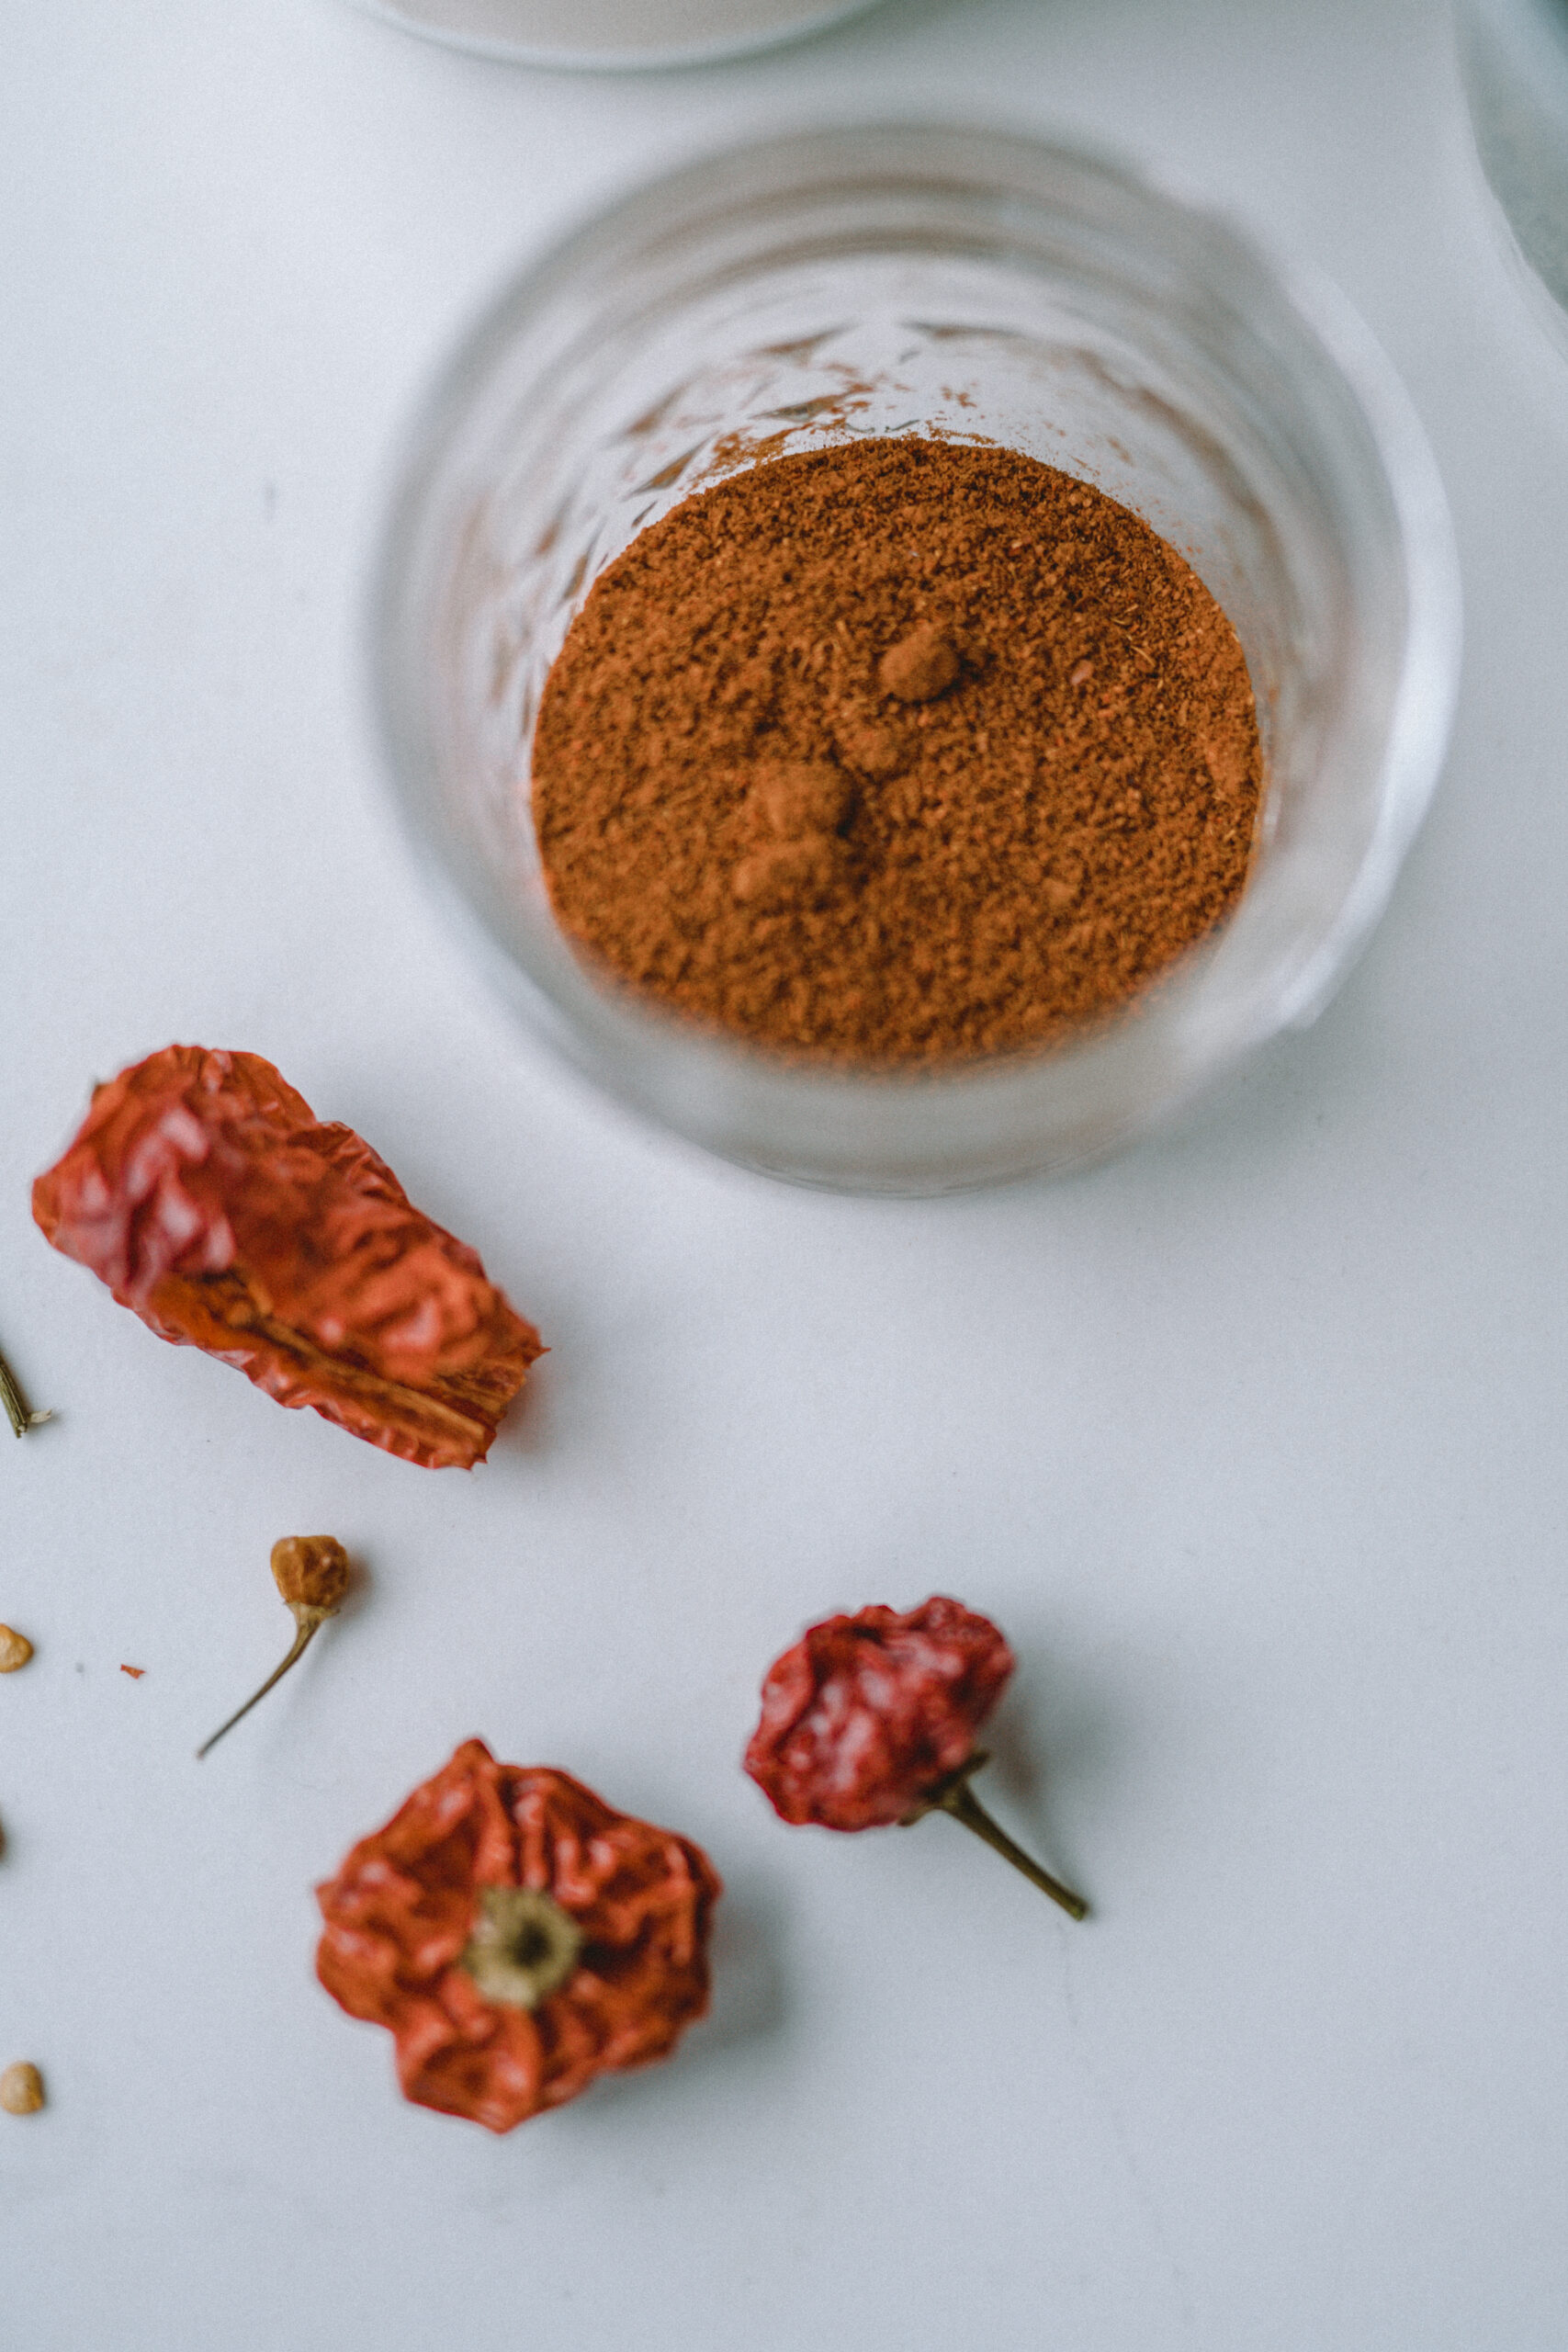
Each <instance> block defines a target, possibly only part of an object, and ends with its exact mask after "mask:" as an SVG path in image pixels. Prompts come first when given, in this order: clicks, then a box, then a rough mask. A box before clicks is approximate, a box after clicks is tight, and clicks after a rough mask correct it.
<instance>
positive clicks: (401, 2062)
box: [316, 1739, 721, 2131]
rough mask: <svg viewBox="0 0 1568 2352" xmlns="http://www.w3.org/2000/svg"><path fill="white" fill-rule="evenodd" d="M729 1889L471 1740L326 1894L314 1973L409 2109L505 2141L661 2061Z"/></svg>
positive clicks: (699, 2008)
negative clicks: (608, 2081) (383, 2049)
mask: <svg viewBox="0 0 1568 2352" xmlns="http://www.w3.org/2000/svg"><path fill="white" fill-rule="evenodd" d="M720 1892H721V1887H720V1882H719V1879H718V1876H717V1873H716V1871H715V1870H714V1868H713V1866H712V1864H711V1863H710V1862H709V1860H708V1859H707V1857H706V1855H705V1853H704V1852H703V1851H702V1849H701V1848H700V1847H697V1846H694V1845H693V1844H692V1843H691V1842H690V1840H689V1839H687V1838H679V1837H677V1836H676V1835H675V1834H674V1832H673V1831H671V1830H668V1829H657V1828H655V1827H654V1826H652V1824H651V1823H649V1822H646V1821H637V1820H634V1819H633V1818H632V1817H631V1816H630V1815H626V1814H622V1813H616V1812H615V1811H614V1810H613V1809H612V1807H610V1806H609V1805H607V1804H604V1800H603V1799H602V1798H600V1797H597V1796H595V1795H594V1793H593V1792H592V1790H591V1789H586V1788H584V1787H583V1785H582V1783H581V1781H574V1780H572V1779H570V1777H569V1775H568V1774H566V1773H565V1772H558V1771H553V1770H549V1769H548V1768H547V1767H546V1766H543V1765H538V1766H528V1765H521V1764H498V1763H497V1762H496V1761H495V1759H494V1758H493V1757H492V1756H491V1752H490V1750H489V1748H488V1747H485V1745H484V1743H483V1741H482V1740H478V1739H469V1740H465V1741H464V1743H463V1745H462V1746H461V1747H459V1748H458V1749H457V1753H456V1754H455V1755H454V1756H453V1758H452V1760H451V1762H450V1763H449V1764H447V1765H446V1767H445V1768H444V1769H443V1770H441V1771H439V1772H437V1773H436V1774H435V1776H434V1779H433V1780H430V1781H425V1782H424V1783H423V1786H422V1787H420V1788H417V1789H415V1790H414V1792H413V1793H412V1796H411V1797H410V1798H409V1799H408V1801H407V1803H406V1804H403V1805H402V1806H400V1809H399V1811H398V1812H397V1813H396V1814H394V1815H393V1816H392V1818H391V1820H390V1821H389V1822H388V1824H387V1826H386V1827H385V1828H384V1829H379V1830H378V1831H377V1832H376V1833H375V1835H374V1836H373V1837H369V1838H361V1840H360V1842H359V1843H358V1845H357V1846H355V1848H354V1849H353V1851H352V1852H351V1853H350V1854H349V1855H348V1856H347V1857H346V1859H345V1860H344V1863H343V1865H342V1868H341V1869H340V1870H339V1871H338V1872H337V1874H336V1876H335V1877H334V1878H332V1879H330V1880H329V1881H328V1882H327V1883H326V1884H325V1885H323V1886H321V1887H320V1888H319V1889H318V1890H317V1894H318V1899H319V1901H320V1903H321V1915H322V1917H323V1918H324V1919H325V1921H326V1932H325V1933H324V1934H323V1936H322V1938H321V1945H320V1947H319V1950H318V1951H317V1956H316V1973H317V1974H318V1975H319V1976H320V1978H321V1983H322V1984H323V1985H325V1986H326V1989H327V1991H328V1992H329V1993H330V1994H331V1995H332V1996H333V1999H334V2000H336V2001H338V2002H339V2003H341V2005H342V2006H343V2007H344V2008H345V2009H346V2010H347V2011H348V2013H349V2015H350V2016H351V2017H355V2018H367V2019H368V2020H369V2021H370V2022H371V2023H372V2024H375V2025H383V2026H386V2027H387V2028H388V2029H389V2031H390V2032H391V2034H392V2035H393V2037H394V2040H395V2042H396V2045H397V2066H398V2079H399V2081H400V2084H401V2086H402V2090H403V2095H404V2097H405V2098H410V2099H412V2100H415V2101H416V2102H417V2103H418V2104H419V2105H420V2106H422V2107H434V2108H437V2109H440V2110H441V2111H442V2112H443V2113H445V2114H447V2115H462V2116H467V2117H469V2118H470V2119H471V2120H473V2121H474V2122H476V2123H482V2124H484V2125H485V2126H486V2127H487V2129H488V2130H490V2131H511V2130H512V2128H513V2125H514V2124H517V2123H521V2122H523V2121H524V2120H525V2118H526V2117H528V2116H531V2115H536V2114H538V2113H539V2112H540V2111H541V2109H545V2108H548V2107H559V2106H561V2105H562V2104H563V2103H564V2102H565V2101H566V2100H567V2099H570V2098H576V2097H577V2096H578V2094H579V2092H581V2091H583V2090H586V2089H587V2087H588V2086H589V2084H590V2083H591V2082H592V2081H593V2080H594V2078H595V2077H596V2076H597V2075H603V2074H607V2073H610V2072H612V2071H615V2070H621V2069H625V2068H626V2067H631V2066H646V2065H649V2064H651V2063H652V2062H653V2061H654V2060H655V2059H659V2058H663V2057H667V2056H668V2055H669V2053H670V2052H671V2050H672V2049H673V2048H674V2045H675V2043H676V2041H677V2040H678V2039H679V2037H680V2035H681V2033H682V2030H683V2029H684V2028H685V2027H686V2026H688V2025H690V2024H691V2023H692V2022H693V2020H694V2019H695V2018H700V2017H701V2016H702V2015H703V2014H704V2012H705V2009H706V2007H707V1998H708V1968H707V1938H708V1929H709V1925H710V1920H711V1916H712V1911H713V1906H714V1904H715V1903H716V1900H717V1898H718V1895H719V1894H720Z"/></svg>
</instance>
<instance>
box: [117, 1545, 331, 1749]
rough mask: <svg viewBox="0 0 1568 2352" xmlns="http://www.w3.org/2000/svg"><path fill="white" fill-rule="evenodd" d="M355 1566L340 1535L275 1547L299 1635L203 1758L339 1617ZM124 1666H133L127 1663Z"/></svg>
mask: <svg viewBox="0 0 1568 2352" xmlns="http://www.w3.org/2000/svg"><path fill="white" fill-rule="evenodd" d="M352 1576H353V1570H352V1569H351V1568H350V1566H349V1561H348V1554H347V1553H346V1552H345V1551H344V1548H343V1545H342V1544H340V1543H339V1542H338V1540H337V1537H336V1536H335V1535H284V1536H280V1537H279V1539H278V1541H277V1542H276V1544H274V1545H273V1547H272V1577H273V1582H274V1583H275V1584H276V1587H277V1589H278V1591H279V1592H280V1593H281V1594H282V1596H283V1599H284V1600H285V1601H287V1603H288V1608H289V1610H290V1611H291V1612H292V1614H293V1618H294V1626H295V1633H294V1639H293V1642H292V1643H291V1644H290V1645H289V1648H288V1654H287V1656H286V1657H284V1659H283V1661H282V1663H281V1665H279V1666H276V1667H275V1668H273V1670H272V1672H271V1673H270V1674H269V1675H268V1676H267V1678H266V1680H265V1682H264V1683H263V1684H262V1686H261V1689H260V1690H259V1691H252V1693H251V1695H250V1697H249V1698H248V1699H247V1700H246V1701H245V1703H244V1705H243V1707H237V1708H236V1709H235V1711H234V1713H232V1714H231V1716H230V1718H229V1720H228V1722H227V1723H224V1724H219V1726H218V1729H217V1730H216V1731H215V1732H214V1733H213V1735H212V1736H211V1738H210V1739H204V1740H203V1741H202V1743H201V1746H200V1747H198V1748H197V1751H196V1758H197V1763H198V1764H199V1763H200V1761H201V1759H202V1758H203V1757H204V1756H205V1755H206V1754H207V1752H208V1750H209V1748H211V1747H217V1745H218V1743H219V1741H220V1739H221V1738H222V1737H223V1735H224V1733H225V1732H231V1731H232V1730H233V1728H234V1725H235V1724H237V1723H238V1722H239V1721H240V1720H241V1718H242V1717H243V1716H244V1715H248V1714H249V1713H250V1712H251V1709H252V1708H253V1707H254V1705H255V1703H256V1702H257V1700H258V1699H265V1697H266V1694H267V1692H268V1691H270V1690H271V1689H272V1688H273V1686H274V1684H275V1683H278V1682H281V1681H282V1679H283V1678H284V1676H285V1675H286V1674H287V1673H288V1669H289V1668H290V1667H291V1666H293V1665H295V1664H296V1663H297V1662H298V1660H299V1659H300V1658H301V1657H303V1656H304V1655H305V1652H306V1650H307V1649H308V1648H309V1647H310V1643H311V1642H312V1641H313V1640H314V1639H315V1637H316V1635H317V1634H319V1633H320V1631H321V1627H322V1626H323V1625H324V1624H325V1623H326V1622H327V1619H328V1618H329V1617H335V1616H336V1615H337V1612H338V1611H339V1610H340V1609H341V1608H342V1607H343V1604H344V1600H345V1599H346V1597H347V1594H348V1588H349V1583H350V1580H351V1577H352ZM122 1670H123V1671H125V1672H130V1671H131V1669H130V1668H124V1669H122Z"/></svg>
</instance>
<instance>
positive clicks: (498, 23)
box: [357, 0, 874, 73]
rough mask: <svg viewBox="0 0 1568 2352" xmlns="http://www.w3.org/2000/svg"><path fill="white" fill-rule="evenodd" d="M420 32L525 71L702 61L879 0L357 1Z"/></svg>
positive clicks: (790, 36) (811, 28) (808, 28)
mask: <svg viewBox="0 0 1568 2352" xmlns="http://www.w3.org/2000/svg"><path fill="white" fill-rule="evenodd" d="M357 5H358V6H361V7H363V8H367V9H368V10H369V12H370V14H371V15H372V16H376V17H386V19H387V20H388V22H389V23H390V24H394V25H400V26H401V27H402V28H403V29H404V30H405V31H407V32H411V33H423V34H424V35H425V36H426V37H427V38H428V39H429V40H440V41H446V42H447V43H449V44H450V45H451V46H453V47H455V48H457V49H471V50H477V51H479V52H480V53H481V54H482V55H484V56H489V57H502V58H507V59H509V60H511V61H512V62H513V63H514V64H519V65H553V66H558V67H559V66H569V67H574V68H577V69H579V70H582V71H590V72H592V71H594V70H597V71H599V72H601V73H607V72H613V71H615V69H617V68H622V69H624V68H626V67H636V66H649V65H700V64H704V63H705V62H707V61H708V60H710V59H713V58H719V57H732V56H734V55H736V54H737V53H738V52H739V51H744V50H749V49H766V48H769V47H771V46H772V45H773V43H774V42H776V41H785V40H795V38H796V36H797V35H799V34H801V33H808V32H816V31H818V30H819V29H820V28H822V27H823V26H825V25H830V24H834V23H836V22H838V21H839V20H840V18H841V17H852V16H856V15H858V14H859V13H860V11H861V10H862V9H864V8H868V7H871V6H874V0H357Z"/></svg>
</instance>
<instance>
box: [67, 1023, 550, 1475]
mask: <svg viewBox="0 0 1568 2352" xmlns="http://www.w3.org/2000/svg"><path fill="white" fill-rule="evenodd" d="M33 1216H34V1217H35V1219H36V1220H37V1222H38V1224H39V1227H41V1229H42V1231H43V1232H44V1233H45V1235H46V1236H47V1237H48V1238H49V1239H50V1240H51V1242H52V1243H53V1244H54V1247H55V1248H56V1249H57V1250H63V1251H64V1253H65V1255H66V1256H67V1257H70V1258H75V1259H77V1260H79V1261H80V1262H81V1263H82V1264H83V1265H85V1266H89V1267H91V1269H92V1271H93V1272H94V1273H96V1275H98V1277H99V1278H100V1280H101V1281H103V1282H105V1283H107V1284H108V1286H109V1288H110V1290H111V1291H112V1292H113V1293H114V1295H115V1297H116V1298H117V1299H118V1301H119V1302H120V1304H121V1306H129V1307H130V1308H131V1309H132V1310H133V1311H134V1312H135V1313H136V1314H138V1315H139V1316H140V1317H141V1320H142V1321H143V1322H144V1323H145V1324H146V1325H147V1326H148V1327H149V1329H152V1330H153V1331H156V1332H157V1334H158V1336H159V1338H160V1339H163V1340H173V1341H175V1343H176V1344H185V1345H188V1346H191V1347H197V1348H201V1349H203V1350H205V1351H206V1352H207V1353H208V1354H209V1355H214V1356H217V1357H218V1358H219V1359H220V1361H221V1362H222V1363H230V1364H233V1365H234V1366H235V1367H236V1368H237V1369H238V1370H239V1371H241V1372H243V1374H245V1376H246V1378H247V1379H249V1380H252V1381H254V1383H255V1385H256V1386H257V1387H258V1388H262V1389H265V1391H266V1394H267V1395H268V1396H269V1397H276V1400H277V1402H278V1403H279V1404H280V1405H289V1406H301V1405H308V1406H310V1408H311V1409H312V1410H313V1411H315V1412H318V1413H321V1414H322V1415H324V1416H325V1418H326V1419H328V1420H330V1421H335V1422H337V1423H338V1425H339V1427H340V1428H343V1429H345V1430H351V1431H352V1432H353V1434H354V1435H355V1437H360V1438H365V1439H366V1440H367V1441H368V1442H369V1443H370V1444H372V1445H379V1446H382V1447H384V1448H385V1449H386V1451H387V1452H388V1453H396V1454H400V1455H401V1456H402V1457H403V1458H404V1459H405V1460H406V1461H410V1462H419V1463H423V1464H425V1465H426V1466H427V1467H429V1468H433V1469H434V1468H440V1467H444V1466H447V1465H458V1466H461V1467H463V1468H465V1469H467V1468H470V1467H471V1466H472V1464H474V1463H476V1462H479V1461H482V1460H483V1458H484V1456H485V1454H486V1453H487V1452H488V1450H489V1448H490V1445H491V1440H492V1439H493V1438H494V1436H495V1432H496V1427H497V1424H498V1423H499V1421H500V1419H501V1416H502V1413H503V1412H504V1411H505V1409H506V1407H507V1405H508V1404H509V1403H510V1401H511V1399H512V1398H513V1397H514V1396H515V1394H516V1392H517V1390H518V1389H519V1388H520V1387H521V1386H522V1385H523V1381H524V1378H525V1374H526V1373H527V1370H528V1366H529V1365H530V1364H531V1363H533V1362H534V1360H535V1358H536V1356H538V1355H539V1354H540V1353H541V1352H542V1348H541V1343H540V1340H539V1335H538V1333H537V1332H536V1330H535V1329H534V1327H533V1325H532V1324H531V1323H528V1322H525V1320H524V1318H523V1317H522V1316H520V1315H518V1314H516V1313H515V1312H514V1311H513V1308H512V1307H511V1306H509V1305H508V1304H507V1301H506V1299H505V1298H504V1297H503V1296H502V1293H501V1292H500V1291H499V1290H497V1289H496V1287H495V1285H494V1283H491V1282H490V1281H488V1280H487V1279H486V1276H485V1271H484V1268H483V1266H482V1265H481V1264H480V1263H479V1259H478V1257H477V1256H476V1254H475V1253H474V1251H473V1250H470V1249H468V1247H467V1245H466V1244H465V1243H463V1242H461V1241H458V1240H457V1239H456V1238H454V1237H453V1235H451V1234H450V1233H447V1232H446V1231H445V1230H444V1229H443V1228H442V1227H440V1226H438V1225H436V1224H435V1223H434V1222H433V1220H432V1219H431V1218H429V1217H427V1216H423V1215H422V1214H421V1212H420V1211H419V1210H418V1209H416V1208H415V1207H413V1205H412V1203H411V1202H410V1200H409V1198H408V1196H407V1194H406V1193H404V1191H403V1188H402V1186H401V1185H400V1183H399V1182H398V1180H397V1178H396V1177H395V1176H394V1175H393V1173H392V1171H391V1170H390V1169H389V1167H388V1166H387V1164H386V1162H385V1161H384V1160H383V1159H378V1156H377V1155H376V1153H375V1152H374V1151H372V1150H371V1148H370V1146H369V1145H368V1144H367V1143H366V1142H365V1141H364V1140H363V1139H362V1137H360V1136H357V1135H355V1132H354V1130H353V1128H352V1127H345V1126H341V1125H323V1124H322V1123H321V1122H320V1121H319V1120H318V1119H317V1118H316V1116H315V1114H314V1113H313V1112H312V1111H311V1109H310V1104H309V1103H307V1102H306V1101H305V1100H304V1098H303V1096H302V1095H299V1094H297V1093H296V1092H295V1091H294V1089H293V1088H292V1087H291V1086H289V1085H288V1083H287V1081H286V1080H284V1079H282V1078H280V1077H279V1075H278V1073H277V1071H276V1069H274V1068H273V1066H272V1064H271V1063H270V1062H268V1061H264V1060H263V1059H262V1057H261V1056H260V1055H259V1054H243V1053H215V1052H209V1050H208V1049H207V1048H206V1047H204V1046H167V1047H165V1049H164V1051H163V1052H162V1053H157V1054H152V1055H151V1056H150V1057H148V1059H147V1060H146V1061H143V1062H139V1063H137V1064H136V1065H135V1067H134V1068H133V1069H127V1070H122V1071H121V1073H120V1075H119V1076H118V1078H116V1079H111V1080H109V1082H108V1083H107V1085H104V1086H100V1087H99V1088H98V1089H97V1090H96V1092H95V1094H94V1096H93V1103H92V1108H91V1110H90V1111H89V1112H88V1114H87V1117H86V1120H85V1123H84V1125H83V1126H82V1128H81V1131H80V1133H79V1134H78V1135H77V1136H76V1138H75V1140H74V1142H73V1144H72V1145H71V1147H70V1148H69V1149H68V1150H67V1151H66V1153H65V1154H64V1156H63V1158H62V1159H60V1161H59V1162H58V1163H57V1164H56V1165H55V1166H54V1167H53V1168H51V1169H50V1170H48V1172H47V1173H46V1174H44V1175H42V1176H40V1177H39V1180H38V1182H36V1184H35V1185H34V1186H33Z"/></svg>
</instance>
